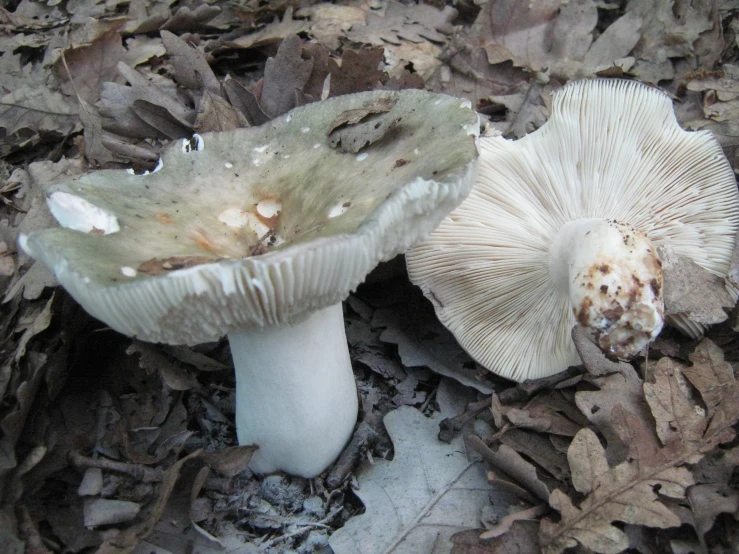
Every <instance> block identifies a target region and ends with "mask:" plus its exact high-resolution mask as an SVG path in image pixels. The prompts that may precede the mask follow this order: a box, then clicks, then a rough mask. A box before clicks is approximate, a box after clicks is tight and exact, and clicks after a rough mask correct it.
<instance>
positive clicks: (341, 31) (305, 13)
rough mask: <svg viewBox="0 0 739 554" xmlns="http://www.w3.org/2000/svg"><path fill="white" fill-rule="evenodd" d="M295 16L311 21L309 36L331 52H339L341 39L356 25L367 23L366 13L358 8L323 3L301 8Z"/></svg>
mask: <svg viewBox="0 0 739 554" xmlns="http://www.w3.org/2000/svg"><path fill="white" fill-rule="evenodd" d="M295 15H296V16H297V17H299V18H307V19H309V20H310V28H309V30H308V34H309V35H310V36H312V37H313V38H314V39H315V40H316V41H318V43H319V44H322V45H323V46H325V47H326V48H328V49H329V50H334V51H336V50H339V48H340V47H341V39H343V38H345V37H346V33H347V31H349V30H350V29H351V28H352V27H354V26H355V25H362V24H364V22H365V11H364V10H363V9H361V8H359V7H357V6H340V5H337V4H329V3H322V4H316V5H315V6H307V7H304V8H300V9H299V10H298V11H297V12H295Z"/></svg>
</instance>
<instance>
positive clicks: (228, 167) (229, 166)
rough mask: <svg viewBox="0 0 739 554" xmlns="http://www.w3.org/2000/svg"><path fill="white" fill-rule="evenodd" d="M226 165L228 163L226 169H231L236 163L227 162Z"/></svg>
mask: <svg viewBox="0 0 739 554" xmlns="http://www.w3.org/2000/svg"><path fill="white" fill-rule="evenodd" d="M225 165H226V169H231V168H232V167H233V166H234V164H232V163H231V162H226V164H225Z"/></svg>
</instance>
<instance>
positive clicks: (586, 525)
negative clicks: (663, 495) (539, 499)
mask: <svg viewBox="0 0 739 554" xmlns="http://www.w3.org/2000/svg"><path fill="white" fill-rule="evenodd" d="M567 459H568V461H569V463H570V468H571V470H572V483H573V485H574V487H575V489H576V490H577V491H578V492H580V493H582V494H585V495H586V496H585V499H584V500H583V501H582V502H581V503H580V506H579V507H577V506H575V505H574V504H573V502H572V500H571V499H570V497H568V496H567V495H566V494H565V493H564V492H562V491H561V490H559V489H557V490H555V491H553V492H552V494H551V495H550V498H549V504H550V505H551V506H552V507H553V508H554V509H556V510H557V511H559V512H560V514H561V520H560V521H559V522H558V523H554V522H552V521H551V520H548V519H545V520H543V521H542V524H541V530H540V534H539V539H540V542H541V545H542V551H543V552H545V553H547V554H559V553H560V552H563V551H564V550H565V549H566V548H570V547H573V546H576V545H577V544H581V545H582V546H584V547H586V548H590V549H591V550H593V551H595V552H599V553H602V554H616V553H618V552H621V551H622V550H625V549H626V548H628V546H629V541H628V537H627V536H626V534H625V533H624V532H623V531H621V530H620V529H619V528H617V527H616V526H614V525H613V522H614V521H620V522H624V523H631V524H638V525H647V526H649V527H659V528H667V527H677V526H679V525H680V519H679V518H678V517H677V516H676V515H675V514H674V513H673V512H672V511H671V510H670V509H669V508H667V506H665V505H664V504H663V503H662V502H660V499H659V497H658V495H657V493H656V492H655V490H657V489H659V490H660V492H663V491H664V490H667V491H669V493H670V496H673V497H683V496H684V494H685V489H686V488H687V487H689V486H690V485H692V484H693V477H692V475H691V473H690V472H689V471H688V470H687V469H685V468H680V467H670V466H669V464H666V465H662V466H657V467H656V468H655V467H651V468H650V467H646V466H645V465H644V464H637V463H635V462H632V461H625V462H622V463H620V464H619V465H617V466H615V467H610V466H609V465H608V462H607V461H606V453H605V449H604V448H603V446H602V445H601V443H600V440H599V439H598V436H597V435H596V434H595V432H593V431H592V430H590V429H583V430H581V431H580V432H579V433H578V434H577V435H576V436H575V438H574V439H573V441H572V444H571V445H570V448H569V449H568V451H567Z"/></svg>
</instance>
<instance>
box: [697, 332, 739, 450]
mask: <svg viewBox="0 0 739 554" xmlns="http://www.w3.org/2000/svg"><path fill="white" fill-rule="evenodd" d="M690 361H691V362H693V365H692V367H688V368H685V369H684V374H685V377H687V378H688V380H689V381H690V382H691V383H692V384H693V386H694V387H695V388H697V389H698V391H699V392H700V394H701V397H702V398H703V402H704V403H705V405H706V409H707V410H708V418H709V420H710V422H709V423H708V429H707V431H706V434H707V435H712V434H719V433H722V432H723V431H724V430H726V431H728V430H729V429H730V428H731V426H732V425H734V424H735V423H736V422H737V421H739V382H737V380H736V379H735V378H734V370H733V368H732V366H731V364H730V363H729V362H727V361H725V360H724V353H723V352H722V351H721V349H720V348H719V347H718V346H716V344H714V343H713V342H711V341H710V340H708V339H703V340H702V341H701V342H700V343H699V344H698V346H696V348H695V351H694V352H693V353H692V354H691V355H690ZM727 438H728V437H727ZM729 440H730V439H729Z"/></svg>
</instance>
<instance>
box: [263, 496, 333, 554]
mask: <svg viewBox="0 0 739 554" xmlns="http://www.w3.org/2000/svg"><path fill="white" fill-rule="evenodd" d="M343 509H344V506H338V507H337V508H335V509H334V510H333V511H332V512H331V513H329V514H328V515H327V516H326V517H324V518H323V519H322V520H320V521H300V522H296V523H291V525H299V526H302V527H303V529H296V530H295V531H292V532H290V533H285V534H284V535H280V536H279V537H275V538H274V539H272V540H269V541H267V542H263V543H262V544H260V545H259V549H260V550H267V549H268V548H272V547H273V546H274V545H275V544H277V543H278V542H282V541H284V540H286V539H291V538H293V537H296V536H298V535H302V534H303V533H305V532H306V531H310V529H311V527H320V528H321V529H331V527H330V526H329V525H327V524H328V522H329V521H331V520H332V519H334V518H335V517H336V516H337V515H338V514H339V512H341V510H343Z"/></svg>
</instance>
